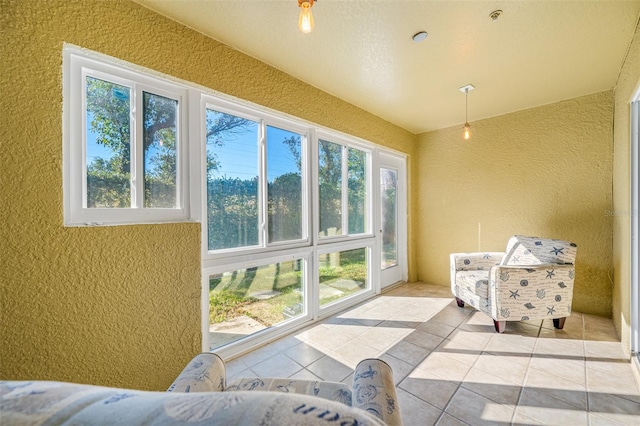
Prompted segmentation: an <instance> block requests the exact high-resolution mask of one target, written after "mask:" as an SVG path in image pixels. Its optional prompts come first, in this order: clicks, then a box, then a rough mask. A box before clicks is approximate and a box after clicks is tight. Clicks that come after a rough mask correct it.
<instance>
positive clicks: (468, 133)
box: [458, 84, 475, 139]
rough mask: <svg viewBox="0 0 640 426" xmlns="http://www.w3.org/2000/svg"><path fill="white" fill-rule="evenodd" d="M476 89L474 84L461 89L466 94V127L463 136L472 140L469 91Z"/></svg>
mask: <svg viewBox="0 0 640 426" xmlns="http://www.w3.org/2000/svg"><path fill="white" fill-rule="evenodd" d="M473 89H475V87H474V86H473V84H467V85H466V86H462V87H461V88H460V89H458V90H460V91H461V92H463V93H464V127H463V129H464V130H463V136H464V138H465V139H471V124H469V91H471V90H473Z"/></svg>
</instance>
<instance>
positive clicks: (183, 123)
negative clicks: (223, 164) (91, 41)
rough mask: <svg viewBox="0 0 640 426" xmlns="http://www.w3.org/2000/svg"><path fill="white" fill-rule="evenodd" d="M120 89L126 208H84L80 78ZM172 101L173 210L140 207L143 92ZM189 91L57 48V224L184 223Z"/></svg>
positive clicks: (146, 73)
mask: <svg viewBox="0 0 640 426" xmlns="http://www.w3.org/2000/svg"><path fill="white" fill-rule="evenodd" d="M87 77H93V78H97V79H100V80H104V81H107V82H110V83H115V84H120V85H125V86H127V87H129V88H130V90H131V97H130V117H131V122H130V132H131V136H130V143H131V162H130V164H131V170H130V185H131V187H130V190H131V206H130V207H91V208H90V207H87V166H88V165H87V123H86V120H87V114H86V79H87ZM144 92H146V93H150V94H153V95H158V96H162V97H166V98H170V99H173V100H176V101H177V102H178V106H177V117H176V127H177V129H176V139H177V140H176V157H177V158H176V207H175V208H158V207H144V185H145V182H144V171H143V170H144V166H143V161H144V160H143V152H142V140H143V114H144V112H143V99H142V98H143V93H144ZM188 104H189V91H188V89H187V88H186V87H185V86H184V85H181V84H177V83H174V82H170V81H168V80H167V79H164V78H160V77H156V76H152V75H151V72H150V71H148V70H134V69H133V66H132V65H130V64H126V63H121V62H120V61H116V60H114V59H112V58H108V57H106V56H104V55H100V54H98V53H95V52H89V51H86V50H84V49H80V48H76V47H70V46H65V47H64V48H63V206H64V209H63V210H64V214H63V220H64V225H65V226H99V225H128V224H145V223H165V222H184V221H188V220H190V206H189V204H190V197H189V192H190V191H189V173H188V168H189V151H188V143H189V131H188V125H189V118H188Z"/></svg>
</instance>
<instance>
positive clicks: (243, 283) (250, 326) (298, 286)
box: [209, 259, 305, 350]
mask: <svg viewBox="0 0 640 426" xmlns="http://www.w3.org/2000/svg"><path fill="white" fill-rule="evenodd" d="M303 265H304V263H303V261H302V260H300V259H297V260H291V261H286V262H280V263H274V264H270V265H264V266H259V267H256V268H247V269H239V270H236V271H229V272H225V273H223V274H216V275H210V276H209V344H210V348H211V350H213V349H215V348H219V347H220V346H223V345H225V344H227V343H230V342H233V341H236V340H240V339H242V338H243V337H246V336H249V335H251V334H254V333H256V332H258V331H261V330H264V329H266V328H269V327H272V326H274V325H276V324H279V323H282V322H283V321H287V320H290V319H292V318H298V317H301V316H303V315H305V309H304V305H305V303H304V291H303V288H304V287H303V282H304V278H303V277H304V271H303V269H304V268H303Z"/></svg>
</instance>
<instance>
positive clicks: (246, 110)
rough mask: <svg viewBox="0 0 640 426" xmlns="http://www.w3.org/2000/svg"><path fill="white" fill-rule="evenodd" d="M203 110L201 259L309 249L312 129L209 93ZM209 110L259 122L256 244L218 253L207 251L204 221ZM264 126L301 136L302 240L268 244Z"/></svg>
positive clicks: (207, 237) (206, 230) (201, 117)
mask: <svg viewBox="0 0 640 426" xmlns="http://www.w3.org/2000/svg"><path fill="white" fill-rule="evenodd" d="M202 105H203V108H202V111H201V112H200V119H201V120H202V123H201V125H200V128H201V131H202V137H201V139H202V140H203V141H204V142H203V145H204V147H203V151H202V155H201V156H202V158H201V160H200V167H201V168H202V173H201V174H202V175H203V176H204V179H203V182H202V191H201V194H202V196H201V199H202V206H201V215H202V227H203V233H204V237H203V241H202V255H203V258H204V259H211V260H214V259H226V258H229V257H236V256H252V255H256V254H260V253H263V252H271V251H277V250H286V249H289V248H296V247H308V246H309V245H310V244H311V241H312V240H311V237H310V230H309V228H310V224H311V214H310V210H311V202H310V195H309V194H310V193H311V192H310V191H311V190H310V181H311V180H312V179H311V177H310V176H311V168H310V167H309V162H310V158H309V157H310V153H309V151H310V150H309V148H308V147H309V145H310V141H311V140H312V129H311V128H310V127H309V126H308V125H306V124H304V123H302V122H298V121H294V120H291V119H286V118H282V117H278V116H276V115H274V114H270V113H268V112H265V111H262V110H259V109H257V108H251V107H247V106H244V105H242V104H239V103H235V102H231V101H227V100H225V99H222V98H218V97H215V96H212V95H209V94H203V95H202ZM208 109H212V110H215V111H218V112H221V113H224V114H229V115H234V116H237V117H241V118H245V119H247V120H251V121H254V122H257V123H258V126H259V127H258V134H259V142H258V165H259V175H258V204H259V205H258V222H259V223H258V244H257V245H251V246H243V247H232V248H225V249H218V250H209V246H208V239H209V230H208V222H207V221H208V218H207V214H208V212H207V179H206V150H207V148H206V112H207V110H208ZM267 126H271V127H277V128H279V129H282V130H286V131H289V132H292V133H297V134H300V136H301V152H300V155H301V170H300V173H301V178H302V188H301V190H302V193H301V198H302V211H301V216H302V217H301V222H302V229H301V231H302V238H299V239H294V240H287V241H277V242H269V236H268V233H269V229H268V224H269V220H268V205H267V204H268V176H267V174H268V171H267V167H268V164H267V143H268V141H267V136H266V129H267Z"/></svg>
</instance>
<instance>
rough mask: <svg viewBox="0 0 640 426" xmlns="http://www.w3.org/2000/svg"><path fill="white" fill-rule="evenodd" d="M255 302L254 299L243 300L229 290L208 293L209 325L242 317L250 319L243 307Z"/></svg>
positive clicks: (249, 314)
mask: <svg viewBox="0 0 640 426" xmlns="http://www.w3.org/2000/svg"><path fill="white" fill-rule="evenodd" d="M255 301H256V299H251V298H244V297H243V296H242V295H240V294H238V293H237V292H233V291H230V290H217V291H211V292H209V323H210V324H215V323H219V322H225V321H227V320H229V319H233V318H237V317H239V316H242V315H246V316H249V317H252V315H251V313H250V312H249V311H247V310H246V309H245V307H247V306H249V305H251V304H252V303H254V302H255ZM254 319H255V318H254Z"/></svg>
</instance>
